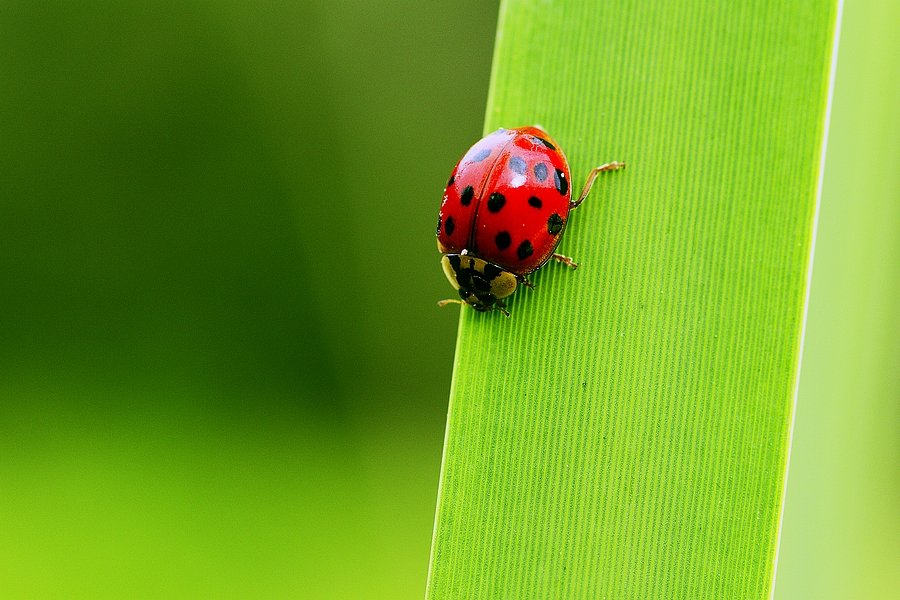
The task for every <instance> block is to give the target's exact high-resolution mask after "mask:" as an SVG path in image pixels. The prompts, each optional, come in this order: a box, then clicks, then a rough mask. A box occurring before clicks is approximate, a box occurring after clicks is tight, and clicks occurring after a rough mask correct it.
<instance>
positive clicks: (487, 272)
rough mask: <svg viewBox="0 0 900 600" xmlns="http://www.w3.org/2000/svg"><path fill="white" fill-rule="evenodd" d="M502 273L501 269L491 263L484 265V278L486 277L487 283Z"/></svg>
mask: <svg viewBox="0 0 900 600" xmlns="http://www.w3.org/2000/svg"><path fill="white" fill-rule="evenodd" d="M507 235H509V234H507ZM502 272H503V269H501V268H500V267H498V266H497V265H492V264H491V263H487V264H486V265H484V276H485V277H487V279H488V281H491V280H493V279H495V278H496V277H497V276H498V275H499V274H500V273H502Z"/></svg>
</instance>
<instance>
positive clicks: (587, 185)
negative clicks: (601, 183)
mask: <svg viewBox="0 0 900 600" xmlns="http://www.w3.org/2000/svg"><path fill="white" fill-rule="evenodd" d="M624 168H625V163H623V162H611V163H606V164H605V165H600V166H599V167H594V168H593V169H591V172H590V173H589V174H588V178H587V181H585V182H584V188H583V189H582V190H581V195H580V196H579V197H578V200H576V201H575V202H572V203H571V204H569V210H572V209H573V208H578V205H579V204H581V203H582V202H584V199H585V198H587V195H588V194H590V193H591V187H593V185H594V180H595V179H597V175H599V174H600V173H603V172H605V171H618V170H619V169H624Z"/></svg>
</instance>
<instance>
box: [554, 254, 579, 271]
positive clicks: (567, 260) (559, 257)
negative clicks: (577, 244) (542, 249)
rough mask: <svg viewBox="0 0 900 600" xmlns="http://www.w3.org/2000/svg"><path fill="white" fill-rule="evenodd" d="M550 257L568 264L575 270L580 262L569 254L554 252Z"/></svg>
mask: <svg viewBox="0 0 900 600" xmlns="http://www.w3.org/2000/svg"><path fill="white" fill-rule="evenodd" d="M550 258H552V259H553V260H555V261H557V262H561V263H562V264H564V265H566V266H567V267H569V268H571V269H573V270H574V269H577V268H578V263H577V262H575V261H574V260H572V259H571V258H570V257H568V256H564V255H562V254H556V253H554V254H553V255H552V256H551V257H550Z"/></svg>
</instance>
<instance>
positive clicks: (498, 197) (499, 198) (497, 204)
mask: <svg viewBox="0 0 900 600" xmlns="http://www.w3.org/2000/svg"><path fill="white" fill-rule="evenodd" d="M505 204H506V196H504V195H503V194H501V193H500V192H494V193H493V194H491V197H490V198H488V204H487V207H488V210H489V211H491V212H492V213H495V212H500V209H501V208H503V206H504V205H505Z"/></svg>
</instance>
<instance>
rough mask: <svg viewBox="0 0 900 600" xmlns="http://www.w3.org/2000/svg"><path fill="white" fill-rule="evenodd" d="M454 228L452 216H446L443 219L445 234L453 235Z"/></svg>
mask: <svg viewBox="0 0 900 600" xmlns="http://www.w3.org/2000/svg"><path fill="white" fill-rule="evenodd" d="M454 229H456V223H454V222H453V217H447V220H446V221H444V232H445V233H446V234H447V235H453V230H454Z"/></svg>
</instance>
